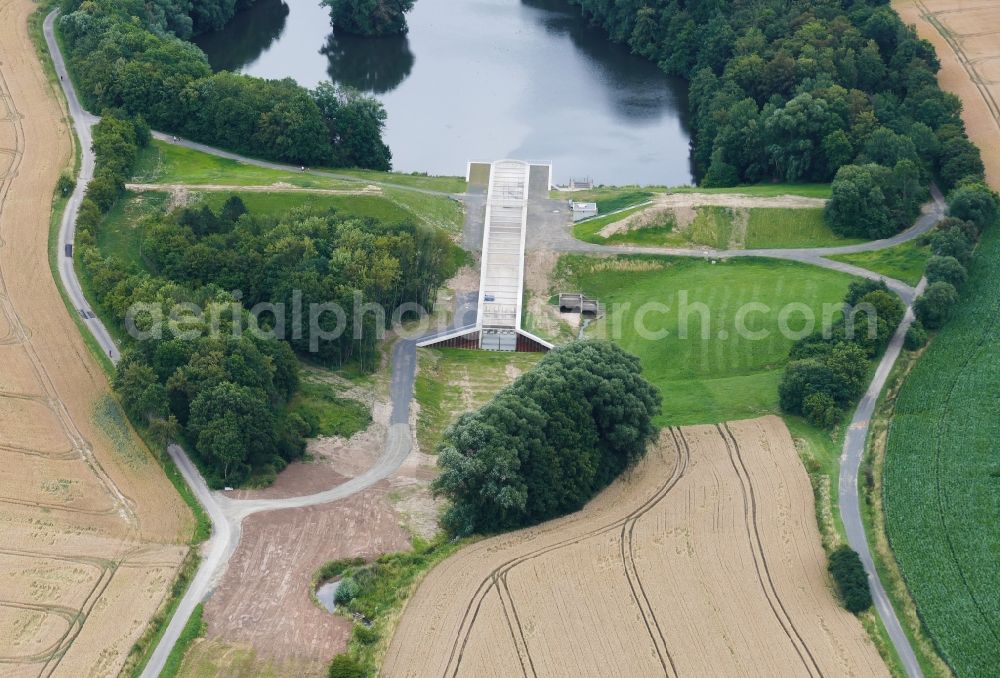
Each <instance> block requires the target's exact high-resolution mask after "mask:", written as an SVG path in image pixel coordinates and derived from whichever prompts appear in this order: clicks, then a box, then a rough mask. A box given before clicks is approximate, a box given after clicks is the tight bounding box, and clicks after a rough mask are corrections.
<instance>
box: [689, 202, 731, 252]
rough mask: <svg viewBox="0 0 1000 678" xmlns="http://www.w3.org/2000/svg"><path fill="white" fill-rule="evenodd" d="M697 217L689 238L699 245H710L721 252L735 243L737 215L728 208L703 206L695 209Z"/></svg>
mask: <svg viewBox="0 0 1000 678" xmlns="http://www.w3.org/2000/svg"><path fill="white" fill-rule="evenodd" d="M695 212H696V213H697V216H695V218H694V222H693V223H692V224H691V230H690V231H689V232H688V238H689V239H690V240H691V242H692V243H695V244H697V245H708V246H709V247H714V248H716V249H719V250H724V249H727V248H729V246H730V245H732V244H734V243H733V227H734V226H735V213H734V212H733V210H731V209H730V208H728V207H718V206H715V205H702V206H699V207H696V208H695Z"/></svg>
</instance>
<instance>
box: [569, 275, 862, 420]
mask: <svg viewBox="0 0 1000 678" xmlns="http://www.w3.org/2000/svg"><path fill="white" fill-rule="evenodd" d="M557 278H561V280H562V281H564V282H565V283H566V284H567V285H571V286H572V289H580V290H582V291H583V292H584V293H585V294H587V295H589V296H594V297H597V298H598V299H600V301H601V303H602V304H605V305H606V306H607V308H608V315H607V317H605V318H604V319H602V320H600V321H598V322H596V323H594V324H593V325H592V326H591V329H590V330H588V335H589V336H598V337H600V336H604V337H608V338H611V339H613V340H615V341H617V342H618V343H619V344H621V345H622V347H624V348H625V349H626V350H628V351H630V352H632V353H634V354H636V355H638V356H639V357H640V358H641V359H642V362H643V370H644V373H645V375H646V377H647V378H648V379H650V380H651V381H652V382H653V383H655V384H656V385H657V386H658V387H659V388H660V390H661V391H662V393H663V398H664V403H663V413H662V414H661V416H660V417H658V418H657V423H658V424H660V425H667V424H678V425H683V424H697V423H711V422H718V421H725V420H728V419H741V418H748V417H755V416H759V415H762V414H768V413H775V412H777V411H778V393H777V386H778V381H779V380H780V378H781V368H782V367H783V366H784V364H785V363H786V361H787V358H788V350H789V348H790V347H791V345H792V338H788V337H784V336H782V334H781V333H780V332H779V331H778V327H779V325H778V317H779V312H780V310H781V308H782V307H783V306H784V305H786V304H790V303H793V302H797V303H800V304H805V306H806V307H808V308H809V309H811V310H812V312H813V313H814V314H815V317H816V318H817V321H820V320H821V319H822V317H823V312H822V311H823V308H822V307H823V305H824V304H831V305H833V304H837V303H838V302H839V301H840V300H841V299H842V298H843V296H844V294H845V293H846V291H847V286H848V284H849V283H850V281H851V280H852V278H851V276H847V275H844V274H841V273H836V272H833V271H827V270H822V269H818V268H815V267H812V266H807V265H804V264H796V263H792V262H779V261H770V260H761V259H738V260H729V261H725V262H720V263H718V264H711V263H710V262H707V261H703V260H693V259H681V258H669V257H649V256H634V257H616V258H605V259H600V258H593V257H584V256H575V255H574V256H565V257H563V258H562V259H560V261H559V264H558V267H557ZM647 302H656V303H659V304H664V305H666V306H667V307H668V310H666V311H664V310H663V309H662V308H661V309H655V308H654V309H651V311H650V312H649V313H648V315H646V317H645V325H646V327H647V328H648V329H649V330H650V332H654V333H655V332H660V331H663V330H666V331H667V332H669V334H667V335H666V336H663V337H656V336H649V337H648V338H643V337H642V336H640V332H639V331H638V329H637V327H636V320H637V311H638V310H639V309H640V308H641V307H642V306H643V305H644V304H646V303H647ZM750 302H758V303H763V304H766V305H768V307H769V310H767V311H765V312H759V311H755V310H753V309H752V308H751V309H749V310H750V311H752V312H750V313H749V314H748V315H747V316H745V319H744V324H743V326H744V327H745V328H746V329H747V330H749V331H751V332H756V331H766V332H767V336H766V337H765V338H761V339H751V338H747V337H741V336H739V334H738V333H737V332H736V328H737V324H736V318H737V312H738V311H739V309H740V308H742V307H744V305H745V304H748V303H750ZM625 304H628V306H627V307H625V306H624V305H625ZM699 304H704V308H705V309H706V310H707V311H708V313H709V319H708V322H707V323H706V324H705V329H706V331H707V336H703V332H702V315H700V311H698V310H697V309H698V308H700V307H699V306H697V305H699ZM616 305H619V306H618V307H617V308H616ZM685 320H686V323H685V322H684V321H685ZM685 324H686V325H687V333H686V335H687V336H686V337H684V336H682V333H681V329H682V327H683V326H684V325H685ZM788 326H789V327H790V329H792V330H801V329H802V327H803V321H802V314H801V313H793V314H792V315H791V316H790V317H789V319H788Z"/></svg>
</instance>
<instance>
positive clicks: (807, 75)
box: [572, 0, 983, 237]
mask: <svg viewBox="0 0 1000 678" xmlns="http://www.w3.org/2000/svg"><path fill="white" fill-rule="evenodd" d="M572 1H573V2H574V3H575V4H577V5H579V6H580V7H581V8H582V10H583V12H584V13H585V15H586V16H588V17H589V18H590V19H591V20H592V21H593V22H594V23H596V24H598V25H599V26H601V27H602V28H604V29H605V30H606V31H607V32H608V34H609V35H610V37H611V39H613V40H615V41H618V42H623V43H626V44H627V45H629V46H630V47H631V48H632V50H633V51H634V52H636V53H637V54H640V55H642V56H644V57H646V58H648V59H651V60H653V61H655V62H656V63H657V64H658V65H659V66H660V67H661V68H662V69H663V70H664V71H666V72H668V73H671V74H673V75H678V76H681V77H683V78H686V79H687V80H689V81H690V90H689V94H690V108H691V113H692V121H693V126H694V137H695V143H694V146H693V151H692V155H693V160H694V166H695V169H696V173H697V175H698V178H699V180H700V182H701V183H702V184H703V185H706V186H733V185H736V184H740V183H758V182H762V181H778V182H803V181H817V182H828V181H831V180H832V181H833V200H832V201H831V203H830V205H829V208H828V210H827V218H828V220H829V222H830V224H831V226H832V227H833V229H834V230H835V231H836V232H838V233H840V234H843V235H851V236H859V235H861V236H866V237H884V236H885V235H888V234H891V233H895V232H898V231H899V230H901V229H903V228H905V227H906V226H908V225H909V224H910V223H912V219H913V217H915V216H916V214H917V213H918V211H919V205H920V203H921V201H923V200H925V199H926V189H925V187H926V186H927V184H928V183H929V181H930V180H931V179H932V178H936V180H937V181H938V182H939V183H940V184H941V186H942V188H943V189H944V190H945V191H946V192H947V191H950V190H952V189H953V188H955V187H957V186H958V185H959V184H960V183H961V182H962V181H963V180H966V181H968V180H971V181H982V180H983V164H982V160H981V158H980V154H979V151H978V149H977V148H976V147H975V146H974V145H973V144H972V143H971V142H970V141H969V139H968V137H967V136H966V133H965V127H964V124H963V122H962V120H961V117H960V116H959V113H960V111H961V103H960V101H959V100H958V98H957V97H955V96H953V95H951V94H948V93H945V92H943V91H942V90H941V89H940V87H939V86H938V84H937V78H936V74H937V71H938V70H939V68H940V64H939V62H938V60H937V57H936V55H935V53H934V49H933V47H932V45H931V44H930V43H928V42H927V41H925V40H921V39H919V38H918V37H917V35H916V32H915V31H914V29H913V28H911V27H908V26H906V25H904V24H903V22H902V20H901V19H900V18H899V16H898V15H897V14H896V13H895V12H893V11H892V9H891V8H890V7H889V5H888V3H887V2H886V1H885V0H754V1H753V2H749V1H747V0H738V1H735V2H734V1H732V0H613V1H610V2H609V1H608V0H572Z"/></svg>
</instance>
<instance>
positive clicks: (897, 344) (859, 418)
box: [839, 279, 927, 677]
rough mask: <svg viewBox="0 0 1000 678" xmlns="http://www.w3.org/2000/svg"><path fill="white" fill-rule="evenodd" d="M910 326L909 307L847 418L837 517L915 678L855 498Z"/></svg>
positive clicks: (912, 656) (916, 673)
mask: <svg viewBox="0 0 1000 678" xmlns="http://www.w3.org/2000/svg"><path fill="white" fill-rule="evenodd" d="M926 285H927V280H926V279H924V280H921V281H920V285H919V286H918V287H917V290H916V292H917V294H919V293H921V292H923V290H924V287H926ZM911 324H913V307H912V306H909V307H907V309H906V316H905V317H904V318H903V322H902V323H901V324H900V326H899V327H898V328H897V329H896V333H895V334H894V335H893V337H892V339H891V340H890V341H889V346H888V347H887V348H886V350H885V354H884V355H883V356H882V360H881V361H880V362H879V364H878V368H877V369H876V370H875V377H874V378H873V379H872V383H871V384H870V385H869V386H868V390H867V391H865V394H864V396H862V398H861V402H860V403H858V409H857V410H855V412H854V416H853V417H852V418H851V424H850V427H849V428H848V429H847V434H846V436H845V438H844V453H843V455H842V456H841V458H840V499H839V507H840V517H841V519H842V520H843V521H844V532H846V533H847V543H848V544H849V545H850V547H851V548H852V549H854V550H855V551H857V552H858V555H860V556H861V562H862V563H864V566H865V571H866V572H867V573H868V583H869V584H870V585H871V589H872V599H873V600H874V601H875V609H876V610H877V611H878V614H879V617H881V618H882V623H883V624H885V629H886V632H887V633H888V634H889V638H890V640H892V643H893V645H895V646H896V652H897V653H898V654H899V658H900V661H902V663H903V668H904V669H905V670H906V675H908V676H911V677H917V676H923V671H922V670H921V669H920V664H919V662H917V656H916V654H915V653H914V652H913V647H912V646H911V645H910V641H909V639H908V638H907V637H906V633H905V632H904V631H903V627H902V625H901V624H900V623H899V619H898V618H897V617H896V612H895V610H894V609H893V607H892V603H891V602H890V600H889V596H888V595H887V594H886V591H885V587H884V586H882V581H881V579H879V576H878V573H877V571H876V569H875V561H874V559H873V558H872V553H871V549H869V548H868V537H867V535H866V534H865V527H864V522H863V521H862V520H861V499H860V497H859V496H858V470H859V468H860V467H861V460H862V458H863V457H864V452H865V444H866V442H867V440H868V430H869V426H870V425H871V419H872V416H873V415H874V413H875V406H876V405H877V404H878V398H879V395H880V394H881V393H882V389H883V388H885V382H886V380H887V379H888V378H889V373H890V372H891V371H892V367H893V365H895V364H896V360H897V359H898V358H899V354H900V352H901V351H902V350H903V341H904V339H905V338H906V331H907V330H908V329H910V325H911Z"/></svg>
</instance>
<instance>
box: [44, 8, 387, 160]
mask: <svg viewBox="0 0 1000 678" xmlns="http://www.w3.org/2000/svg"><path fill="white" fill-rule="evenodd" d="M239 7H241V5H240V4H239V3H237V2H236V1H235V0H219V1H214V2H213V1H211V0H194V1H185V0H157V1H156V2H141V1H140V0H86V1H83V0H64V1H63V4H62V14H63V16H62V17H61V18H60V20H59V30H60V36H61V38H62V40H63V43H64V46H65V50H66V53H67V58H68V62H69V67H70V70H71V72H72V73H73V77H74V81H75V82H76V84H77V86H78V88H79V92H80V96H81V97H82V99H83V101H84V103H85V104H86V105H87V106H88V107H89V108H90V109H91V110H92V111H97V112H100V111H103V110H105V109H116V110H120V111H122V112H124V113H125V114H127V115H142V116H143V117H144V118H145V119H146V120H147V121H148V122H149V124H150V125H152V126H153V127H155V128H157V129H159V130H162V131H164V132H170V133H175V134H179V135H183V136H185V137H188V138H190V139H194V140H196V141H201V142H203V143H206V144H211V145H214V146H219V147H222V148H226V149H229V150H232V151H237V152H240V153H245V154H249V155H253V156H258V157H265V158H270V159H274V160H281V161H285V162H291V163H295V164H307V165H321V164H322V165H335V166H347V167H353V166H356V167H365V168H370V169H379V170H387V169H389V168H390V166H391V158H392V156H391V153H390V151H389V148H388V146H386V145H385V143H384V142H383V141H382V130H383V127H384V125H385V110H384V109H383V107H382V105H381V104H380V103H379V102H377V101H376V100H375V99H372V98H370V97H366V96H363V95H361V94H358V93H357V92H352V91H350V90H346V89H343V88H335V87H333V86H332V85H329V84H324V85H322V86H320V87H319V88H317V89H316V90H315V91H309V90H306V89H305V88H303V87H300V86H299V85H297V84H296V83H295V82H294V81H293V80H291V79H285V80H262V79H260V78H253V77H250V76H245V75H237V74H233V73H228V72H225V71H223V72H219V73H214V74H213V73H212V69H211V68H210V67H209V65H208V60H207V59H206V58H205V55H204V53H203V52H202V51H201V50H199V49H198V48H197V47H196V46H195V45H193V44H192V43H190V42H187V41H186V40H185V39H184V38H188V37H190V36H191V35H193V34H195V33H199V32H202V31H206V30H215V29H218V28H221V27H222V26H223V25H224V24H225V23H226V22H227V21H228V20H229V19H230V18H232V16H233V14H234V12H235V11H236V10H237V9H238V8H239Z"/></svg>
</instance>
